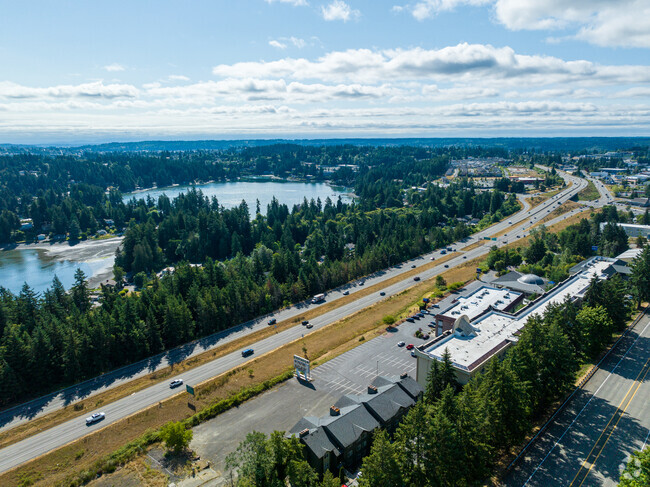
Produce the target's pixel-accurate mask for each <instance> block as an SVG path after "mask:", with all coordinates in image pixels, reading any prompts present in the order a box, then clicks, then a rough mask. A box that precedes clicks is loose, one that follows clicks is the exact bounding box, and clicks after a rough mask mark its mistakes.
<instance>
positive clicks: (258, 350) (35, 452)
mask: <svg viewBox="0 0 650 487" xmlns="http://www.w3.org/2000/svg"><path fill="white" fill-rule="evenodd" d="M561 175H562V177H563V178H564V179H565V180H566V181H567V182H572V183H573V184H572V185H571V186H570V187H568V188H567V189H565V190H564V191H562V192H561V193H559V194H558V195H556V196H554V197H553V198H549V199H548V200H546V201H544V202H543V203H542V204H540V205H539V206H537V207H535V208H534V209H530V207H529V205H528V204H527V202H524V209H522V210H521V211H520V212H518V213H517V214H515V215H512V216H511V217H510V218H509V219H508V220H505V221H502V222H500V223H498V224H496V225H494V226H492V227H490V228H488V229H486V230H483V231H481V232H479V233H477V234H475V235H472V236H471V237H469V238H468V239H465V241H464V242H456V243H455V244H452V245H451V246H452V247H454V248H456V250H457V255H456V256H455V257H454V258H452V259H450V260H449V261H447V262H445V265H442V264H441V265H438V266H435V267H433V268H431V269H427V270H423V271H422V272H421V273H420V274H419V276H420V277H421V279H430V278H433V277H435V276H436V275H438V274H441V273H443V272H445V271H446V270H447V267H448V268H453V267H455V266H457V265H459V264H462V263H464V262H467V261H468V260H471V259H474V258H476V257H480V256H482V255H485V254H487V253H488V252H489V249H490V247H491V246H493V245H497V246H502V245H505V244H507V243H508V242H512V241H514V240H516V238H517V235H519V236H520V237H524V236H525V235H527V232H528V231H529V229H530V227H532V226H534V225H536V224H537V223H538V222H539V221H540V220H541V219H542V218H544V217H545V216H547V215H549V214H550V212H552V211H553V209H554V208H556V207H557V206H559V205H560V204H562V203H564V202H566V201H567V200H568V199H569V198H571V197H573V196H574V195H575V194H576V193H578V192H579V191H580V190H581V189H583V188H584V187H586V185H587V183H586V181H585V180H584V179H581V178H577V177H573V176H570V175H567V174H564V173H561ZM579 211H581V210H579V209H576V210H572V211H571V212H568V213H565V214H563V215H560V216H558V217H556V218H554V219H552V220H551V221H549V222H547V225H552V224H554V223H557V222H559V221H561V220H564V219H566V218H567V217H568V216H570V215H572V214H575V213H577V212H579ZM505 230H508V232H506V233H507V235H502V236H499V237H497V240H496V241H490V242H488V243H486V245H481V246H478V247H476V248H474V249H472V250H468V251H466V252H462V251H461V248H463V247H467V246H469V245H471V244H472V243H475V242H479V241H483V240H484V237H490V236H492V235H496V234H499V233H501V232H503V231H505ZM440 255H441V254H440V251H435V252H432V253H430V254H426V255H424V256H421V257H419V258H416V259H414V260H412V261H410V262H407V263H405V264H408V265H400V266H399V267H397V266H394V267H391V268H389V269H385V270H384V271H381V272H378V273H375V275H373V276H370V277H368V278H367V279H365V283H366V284H367V285H373V284H377V283H381V282H384V281H385V280H387V279H390V278H392V277H395V276H399V275H401V274H403V273H405V272H408V271H410V270H411V265H415V266H416V267H420V266H424V265H425V264H428V263H430V258H431V257H433V258H435V259H438V258H439V257H440ZM413 284H414V283H413V279H412V278H411V277H409V278H404V279H403V280H401V281H399V282H397V283H394V284H392V285H390V286H387V287H386V288H384V289H383V291H384V292H385V293H386V294H387V296H390V295H392V294H395V293H398V292H400V291H402V290H404V289H407V288H409V287H411V286H412V285H413ZM346 288H347V289H349V291H350V293H353V292H354V291H355V290H358V288H357V287H356V286H355V285H351V286H350V285H348V286H346V287H343V288H341V289H339V290H335V291H331V292H329V293H327V301H334V300H336V299H339V298H341V297H342V292H343V290H344V289H346ZM380 299H382V298H381V297H380V295H379V291H378V292H377V293H372V294H370V295H368V296H364V297H360V298H359V299H357V300H355V301H353V302H351V303H348V304H345V305H343V306H340V307H339V308H336V309H334V310H332V311H330V312H328V313H325V314H323V315H321V316H318V317H317V318H314V319H313V320H312V321H311V322H312V324H313V325H314V328H313V329H312V330H307V329H305V328H304V327H302V326H300V325H297V326H295V327H292V328H289V329H286V330H284V331H281V332H278V333H277V334H276V335H273V336H271V337H268V338H266V339H264V340H260V341H259V342H257V343H256V344H255V346H254V347H253V348H254V349H255V355H254V356H253V357H252V358H254V357H255V356H258V355H261V354H263V353H265V352H269V351H271V350H274V349H276V348H278V347H280V346H282V345H283V344H285V343H288V342H291V341H293V340H296V339H298V338H300V337H301V336H302V335H304V334H307V333H309V332H311V331H313V330H317V329H319V328H322V327H324V326H326V325H328V324H330V323H333V322H335V321H338V320H340V319H342V318H344V317H346V316H349V315H351V314H353V313H355V312H357V311H359V310H361V309H363V308H366V307H368V306H371V305H373V304H374V303H376V302H377V301H379V300H380ZM313 306H318V305H310V306H305V305H303V306H301V307H292V308H289V309H286V310H283V311H281V312H278V313H276V314H274V315H273V316H274V317H276V318H277V319H278V321H280V320H285V319H289V318H293V317H295V316H298V315H299V314H301V313H303V312H304V311H305V309H310V308H312V307H313ZM265 321H266V318H263V319H259V320H257V322H256V324H245V325H240V327H238V331H236V332H235V333H229V334H223V337H222V338H219V339H215V337H211V340H210V342H206V343H210V345H209V346H208V347H207V348H212V347H215V346H219V345H222V344H224V343H226V342H228V341H232V340H235V339H237V338H240V337H241V336H242V335H244V334H247V333H251V332H252V331H253V330H255V329H258V328H259V327H265V326H267V325H266V324H265ZM205 349H206V348H203V347H197V350H196V351H195V352H194V353H202V352H203V351H204V350H205ZM252 358H250V357H249V358H243V357H242V356H241V353H240V352H234V353H231V354H229V355H227V356H224V357H222V358H219V359H216V360H214V361H212V362H210V363H208V364H205V365H203V366H200V367H197V368H195V369H192V370H189V371H186V372H184V373H183V375H182V377H181V376H178V377H170V378H169V380H172V379H176V378H182V379H184V381H185V383H186V384H191V385H192V384H198V383H200V382H203V381H205V380H208V379H210V378H212V377H215V376H217V375H219V374H221V373H223V372H226V371H228V370H230V369H232V368H234V367H237V366H240V365H242V364H244V363H246V362H247V361H249V360H251V359H252ZM159 362H160V364H162V363H163V362H162V361H159ZM160 366H161V367H162V366H163V365H160ZM151 371H152V370H148V369H145V373H150V372H151ZM122 375H125V376H126V373H125V372H124V371H123V373H122ZM133 378H134V377H133V376H128V377H125V378H123V379H121V382H128V381H129V380H132V379H133ZM99 379H101V378H98V380H99ZM107 382H108V383H107V384H105V385H104V386H103V387H104V388H107V387H114V386H115V385H117V384H118V383H119V382H118V381H117V380H116V379H114V378H111V379H110V380H109V381H107ZM97 385H98V382H97V380H96V381H95V387H94V390H95V391H98V390H101V387H97ZM178 393H179V390H178V389H170V388H169V386H168V383H167V382H165V383H160V384H157V385H153V386H151V387H148V388H147V389H144V390H142V391H140V392H136V393H134V394H133V395H131V396H128V397H125V398H123V399H120V400H118V401H115V402H113V403H110V404H107V405H105V406H104V407H102V408H101V410H96V411H86V412H84V413H83V414H81V415H80V416H79V417H78V418H75V419H73V420H70V421H68V422H66V423H63V424H60V425H58V426H55V427H53V428H50V429H48V430H46V431H43V432H41V433H39V434H36V435H34V436H32V437H30V438H27V439H25V440H23V441H21V442H19V443H16V444H14V445H10V446H8V447H6V448H4V449H2V450H0V472H1V471H6V470H9V469H11V468H13V467H16V466H18V465H20V464H22V463H24V462H27V461H29V460H31V459H33V458H36V457H37V456H40V455H42V454H44V453H47V452H48V451H51V450H53V449H56V448H58V447H61V446H63V445H65V444H67V443H69V442H71V441H74V440H76V439H79V438H81V437H83V436H85V435H86V434H88V433H90V432H92V431H96V430H98V429H100V428H103V427H105V426H107V425H109V424H111V423H114V422H116V421H119V420H120V419H122V418H124V417H126V416H129V415H131V414H133V413H136V412H138V411H140V410H142V409H145V408H147V407H149V406H152V405H155V404H156V403H158V402H160V401H162V400H164V399H167V398H169V397H170V396H172V395H174V394H178ZM62 403H63V401H62V398H58V399H57V398H53V399H52V400H51V401H50V404H48V406H45V407H42V410H41V412H40V413H38V414H45V413H46V412H49V411H50V410H54V409H57V408H60V407H61V405H62ZM100 411H101V412H105V413H106V419H105V420H104V421H102V422H100V423H97V424H95V425H92V426H86V424H85V420H84V418H85V417H87V416H90V414H91V413H95V412H100ZM8 413H10V414H12V415H13V417H14V419H13V420H10V421H9V422H6V424H5V426H4V428H3V429H6V428H9V427H13V426H15V425H16V424H19V423H20V422H24V421H28V420H29V418H28V417H27V418H26V417H25V415H21V414H20V411H19V410H13V411H9V412H8ZM0 418H1V415H0Z"/></svg>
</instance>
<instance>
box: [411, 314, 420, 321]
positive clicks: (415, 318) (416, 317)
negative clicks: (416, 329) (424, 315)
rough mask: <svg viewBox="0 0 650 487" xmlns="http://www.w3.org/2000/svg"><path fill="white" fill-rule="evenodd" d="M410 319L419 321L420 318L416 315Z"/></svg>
mask: <svg viewBox="0 0 650 487" xmlns="http://www.w3.org/2000/svg"><path fill="white" fill-rule="evenodd" d="M411 318H413V319H414V320H419V319H420V317H419V316H418V315H413V316H411Z"/></svg>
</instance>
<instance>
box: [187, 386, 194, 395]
mask: <svg viewBox="0 0 650 487" xmlns="http://www.w3.org/2000/svg"><path fill="white" fill-rule="evenodd" d="M185 390H186V391H187V392H189V393H190V394H192V395H194V387H192V386H191V385H189V384H185Z"/></svg>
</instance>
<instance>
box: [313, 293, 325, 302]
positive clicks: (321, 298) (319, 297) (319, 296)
mask: <svg viewBox="0 0 650 487" xmlns="http://www.w3.org/2000/svg"><path fill="white" fill-rule="evenodd" d="M323 301H325V295H324V294H322V293H321V294H316V295H315V296H314V297H313V298H311V302H312V303H313V304H316V303H322V302H323Z"/></svg>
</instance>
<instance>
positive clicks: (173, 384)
mask: <svg viewBox="0 0 650 487" xmlns="http://www.w3.org/2000/svg"><path fill="white" fill-rule="evenodd" d="M182 385H183V379H174V380H173V381H171V382H170V383H169V388H170V389H174V388H175V387H179V386H182Z"/></svg>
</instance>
